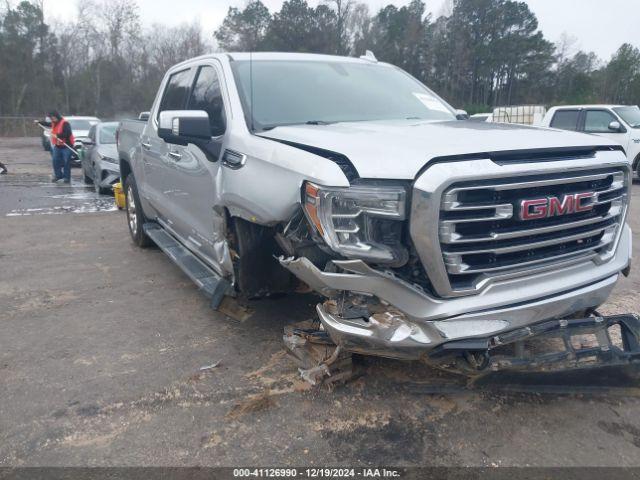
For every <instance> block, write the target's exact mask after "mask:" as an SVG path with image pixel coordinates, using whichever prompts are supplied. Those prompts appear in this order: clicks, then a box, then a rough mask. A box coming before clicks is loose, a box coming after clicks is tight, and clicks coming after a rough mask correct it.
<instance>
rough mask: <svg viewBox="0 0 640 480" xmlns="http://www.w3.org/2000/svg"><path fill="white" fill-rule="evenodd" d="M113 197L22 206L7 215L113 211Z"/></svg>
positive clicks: (114, 207) (114, 206)
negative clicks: (30, 206)
mask: <svg viewBox="0 0 640 480" xmlns="http://www.w3.org/2000/svg"><path fill="white" fill-rule="evenodd" d="M117 209H118V208H117V207H116V205H115V203H114V201H113V198H106V199H100V198H98V199H96V200H95V201H93V202H83V203H81V204H79V205H56V206H53V207H41V208H24V209H16V210H11V211H10V212H9V213H7V217H21V216H28V215H57V214H63V213H97V212H113V211H115V210H117Z"/></svg>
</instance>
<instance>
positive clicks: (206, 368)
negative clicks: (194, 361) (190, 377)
mask: <svg viewBox="0 0 640 480" xmlns="http://www.w3.org/2000/svg"><path fill="white" fill-rule="evenodd" d="M218 365H220V361H219V360H218V361H217V362H215V363H212V364H211V365H205V366H204V367H200V371H201V372H203V371H204V370H211V369H212V368H216V367H217V366H218Z"/></svg>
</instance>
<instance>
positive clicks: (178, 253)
mask: <svg viewBox="0 0 640 480" xmlns="http://www.w3.org/2000/svg"><path fill="white" fill-rule="evenodd" d="M143 229H144V233H146V234H147V235H148V236H149V238H151V240H153V241H154V242H155V244H156V245H158V247H160V249H161V250H162V251H163V252H164V253H166V254H167V255H168V256H169V258H171V260H173V261H174V262H175V263H176V265H178V266H179V267H180V268H181V269H182V271H183V272H184V273H186V274H187V276H188V277H189V278H190V279H191V280H193V282H194V283H195V284H196V285H198V287H200V290H202V292H203V293H204V294H205V295H206V296H207V297H209V298H210V299H211V308H213V309H215V310H217V309H218V307H219V306H220V304H221V303H222V300H223V298H224V296H225V295H227V294H230V293H232V289H231V284H230V283H229V282H228V281H227V280H226V279H224V278H222V277H221V276H220V275H218V274H217V273H216V272H215V271H213V270H212V269H211V268H209V267H208V266H207V265H205V264H204V263H203V262H202V261H201V260H200V259H199V258H198V257H196V256H195V255H194V254H193V253H191V252H190V251H189V250H188V249H187V248H185V247H183V246H182V245H181V244H180V242H178V241H177V240H176V239H175V238H173V237H172V236H171V235H170V234H169V233H167V232H166V231H165V230H164V229H163V228H162V227H161V226H160V225H158V224H156V223H145V224H144V226H143Z"/></svg>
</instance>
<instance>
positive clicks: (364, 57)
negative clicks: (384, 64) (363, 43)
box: [360, 50, 378, 63]
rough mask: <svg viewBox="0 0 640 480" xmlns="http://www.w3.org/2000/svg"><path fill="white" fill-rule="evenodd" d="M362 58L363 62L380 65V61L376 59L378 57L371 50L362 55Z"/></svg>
mask: <svg viewBox="0 0 640 480" xmlns="http://www.w3.org/2000/svg"><path fill="white" fill-rule="evenodd" d="M360 58H361V59H362V60H368V61H370V62H374V63H378V59H377V58H376V56H375V55H374V54H373V52H372V51H371V50H367V51H365V52H364V55H360Z"/></svg>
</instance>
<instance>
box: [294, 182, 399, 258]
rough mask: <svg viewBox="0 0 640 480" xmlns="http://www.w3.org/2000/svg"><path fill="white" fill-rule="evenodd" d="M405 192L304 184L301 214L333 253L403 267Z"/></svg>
mask: <svg viewBox="0 0 640 480" xmlns="http://www.w3.org/2000/svg"><path fill="white" fill-rule="evenodd" d="M406 201H407V192H406V189H405V188H403V187H401V186H362V185H357V186H352V187H348V188H331V187H324V186H320V185H316V184H314V183H310V182H306V183H305V185H304V189H303V206H304V211H305V214H306V216H307V218H308V220H309V221H310V222H311V224H312V225H313V226H314V227H315V229H316V231H317V232H318V234H319V235H320V236H321V237H322V238H323V239H324V241H325V242H326V243H327V245H328V246H329V247H330V248H331V249H332V250H333V251H335V252H336V253H339V254H340V255H342V256H344V257H346V258H359V259H363V260H369V261H371V262H374V263H383V264H391V265H394V266H400V265H403V264H404V263H406V261H407V258H408V253H407V249H406V248H405V247H404V246H403V244H402V235H403V230H404V220H405V219H406V209H407V206H406Z"/></svg>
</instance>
